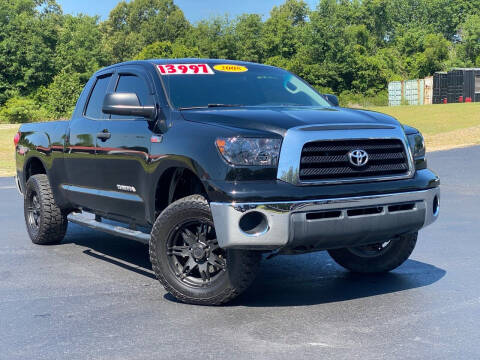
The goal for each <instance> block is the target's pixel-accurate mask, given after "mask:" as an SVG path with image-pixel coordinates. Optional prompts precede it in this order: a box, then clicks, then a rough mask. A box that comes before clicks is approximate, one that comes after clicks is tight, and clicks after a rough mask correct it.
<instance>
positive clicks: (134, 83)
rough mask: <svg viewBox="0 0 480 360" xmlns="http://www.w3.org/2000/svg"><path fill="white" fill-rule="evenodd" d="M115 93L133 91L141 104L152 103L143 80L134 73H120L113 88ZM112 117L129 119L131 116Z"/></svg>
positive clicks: (114, 116) (151, 97) (113, 116)
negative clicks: (115, 86)
mask: <svg viewBox="0 0 480 360" xmlns="http://www.w3.org/2000/svg"><path fill="white" fill-rule="evenodd" d="M115 92H117V93H135V94H137V96H138V100H139V101H140V105H141V106H150V105H154V101H153V96H152V94H150V91H149V88H148V85H147V83H146V82H145V80H143V79H141V78H140V77H138V76H136V75H120V77H119V79H118V83H117V88H116V89H115ZM111 118H112V119H131V118H132V117H131V116H123V115H112V117H111Z"/></svg>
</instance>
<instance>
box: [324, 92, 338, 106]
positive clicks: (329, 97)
mask: <svg viewBox="0 0 480 360" xmlns="http://www.w3.org/2000/svg"><path fill="white" fill-rule="evenodd" d="M324 96H325V98H326V99H327V100H328V102H329V103H330V104H332V105H333V106H340V103H339V102H338V97H336V96H335V95H332V94H325V95H324Z"/></svg>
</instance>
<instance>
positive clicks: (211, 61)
mask: <svg viewBox="0 0 480 360" xmlns="http://www.w3.org/2000/svg"><path fill="white" fill-rule="evenodd" d="M198 63H200V64H202V63H203V64H234V65H246V66H252V65H254V66H265V67H274V66H270V65H264V64H259V63H253V62H248V61H237V60H226V59H202V58H182V59H150V60H134V61H127V62H123V63H118V64H113V65H110V66H107V67H105V68H103V69H101V70H99V71H98V72H103V71H105V70H110V69H113V68H115V67H117V66H124V65H145V64H153V65H162V64H198Z"/></svg>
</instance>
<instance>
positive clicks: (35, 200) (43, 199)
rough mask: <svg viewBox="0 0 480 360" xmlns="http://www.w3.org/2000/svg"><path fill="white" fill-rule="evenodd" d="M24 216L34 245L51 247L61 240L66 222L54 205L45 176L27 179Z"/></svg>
mask: <svg viewBox="0 0 480 360" xmlns="http://www.w3.org/2000/svg"><path fill="white" fill-rule="evenodd" d="M24 215H25V224H26V225H27V230H28V234H29V235H30V239H31V240H32V242H33V243H34V244H37V245H52V244H58V243H60V242H61V241H62V240H63V238H64V236H65V233H66V231H67V226H68V220H67V216H66V214H65V213H64V212H63V211H62V210H61V209H60V208H59V207H58V206H57V204H56V203H55V200H54V198H53V194H52V189H51V188H50V183H49V181H48V177H47V175H45V174H39V175H33V176H32V177H30V179H28V182H27V186H26V189H25V198H24Z"/></svg>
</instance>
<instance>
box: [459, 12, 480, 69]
mask: <svg viewBox="0 0 480 360" xmlns="http://www.w3.org/2000/svg"><path fill="white" fill-rule="evenodd" d="M460 34H461V39H462V43H461V45H460V51H461V54H462V57H463V60H464V61H465V63H466V64H468V66H472V65H476V66H480V15H470V16H468V17H467V19H466V20H465V22H464V23H463V24H462V25H461V27H460Z"/></svg>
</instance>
